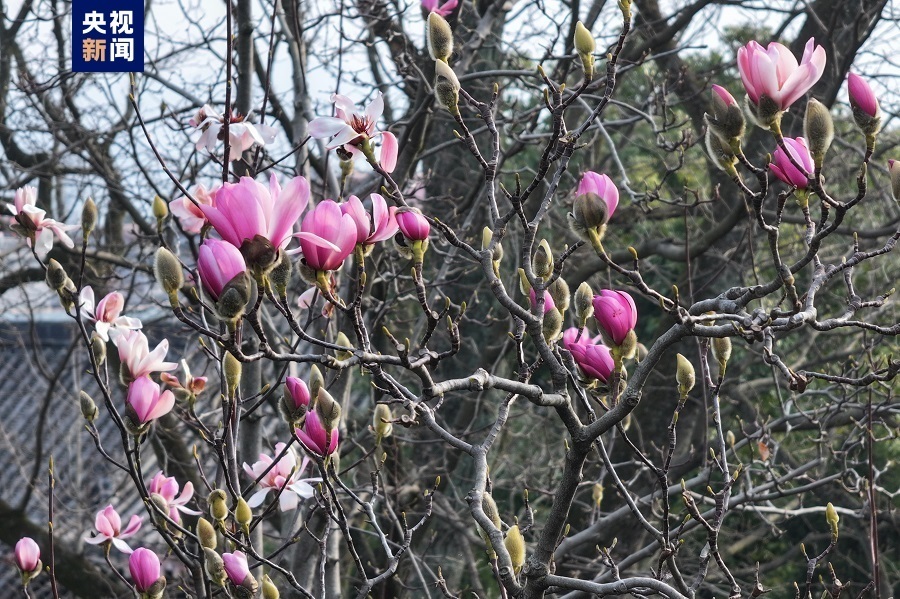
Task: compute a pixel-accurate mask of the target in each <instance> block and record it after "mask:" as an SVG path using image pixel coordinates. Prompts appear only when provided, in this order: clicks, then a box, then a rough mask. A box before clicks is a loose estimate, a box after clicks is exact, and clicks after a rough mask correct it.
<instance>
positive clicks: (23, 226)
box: [6, 185, 79, 258]
mask: <svg viewBox="0 0 900 599" xmlns="http://www.w3.org/2000/svg"><path fill="white" fill-rule="evenodd" d="M14 202H15V203H13V204H7V205H6V206H7V208H9V211H10V212H11V213H12V215H13V217H12V219H10V224H11V226H12V228H13V229H14V230H16V231H17V232H18V233H20V234H21V235H23V236H24V237H25V238H27V239H28V245H29V246H32V247H33V248H34V251H35V252H37V254H38V256H40V257H42V258H43V257H44V256H46V255H47V253H48V252H49V251H50V249H51V248H52V247H53V236H54V235H56V237H57V238H59V241H60V242H61V243H62V244H63V245H64V246H66V247H75V242H74V241H72V238H71V237H69V235H68V234H67V233H66V231H71V230H73V229H78V228H79V227H78V225H66V224H63V223H61V222H58V221H55V220H53V219H52V218H46V214H47V212H46V211H44V210H41V209H40V208H38V207H37V206H36V205H35V204H37V192H36V191H35V189H34V187H31V186H30V185H26V186H25V187H20V188H19V189H17V190H16V195H15V200H14Z"/></svg>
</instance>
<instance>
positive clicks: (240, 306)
mask: <svg viewBox="0 0 900 599" xmlns="http://www.w3.org/2000/svg"><path fill="white" fill-rule="evenodd" d="M252 289H253V286H252V282H251V279H250V274H249V273H248V272H247V271H246V270H243V271H241V272H240V273H238V274H237V275H235V276H234V278H232V279H231V280H230V281H228V282H227V283H226V284H225V287H224V288H223V289H222V294H221V295H219V299H218V300H216V314H218V315H219V318H221V319H222V320H225V321H227V322H231V323H234V322H237V320H238V319H240V317H241V316H243V315H244V310H245V309H246V308H247V304H248V303H249V302H250V294H251V291H252Z"/></svg>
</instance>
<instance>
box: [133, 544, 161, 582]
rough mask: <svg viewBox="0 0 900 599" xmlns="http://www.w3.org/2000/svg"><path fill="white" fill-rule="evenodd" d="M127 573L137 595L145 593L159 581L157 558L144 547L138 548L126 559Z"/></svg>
mask: <svg viewBox="0 0 900 599" xmlns="http://www.w3.org/2000/svg"><path fill="white" fill-rule="evenodd" d="M128 571H129V572H130V573H131V580H133V581H134V588H135V589H136V590H137V591H138V592H139V593H146V592H147V591H149V590H150V587H151V586H153V583H155V582H156V581H157V580H159V576H160V574H159V557H158V556H157V555H156V554H155V553H153V552H152V551H150V550H149V549H146V548H144V547H138V548H137V549H135V550H134V553H132V554H131V556H130V557H129V558H128Z"/></svg>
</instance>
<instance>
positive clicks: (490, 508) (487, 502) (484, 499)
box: [481, 492, 501, 528]
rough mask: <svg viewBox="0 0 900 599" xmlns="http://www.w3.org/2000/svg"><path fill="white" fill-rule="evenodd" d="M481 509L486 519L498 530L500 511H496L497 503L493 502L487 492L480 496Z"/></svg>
mask: <svg viewBox="0 0 900 599" xmlns="http://www.w3.org/2000/svg"><path fill="white" fill-rule="evenodd" d="M481 509H483V510H484V513H485V515H486V516H487V517H488V519H490V521H491V522H493V523H494V526H496V527H497V528H500V524H501V521H500V510H498V509H497V502H495V501H494V498H493V497H491V494H490V493H488V492H485V493H484V494H483V495H482V496H481Z"/></svg>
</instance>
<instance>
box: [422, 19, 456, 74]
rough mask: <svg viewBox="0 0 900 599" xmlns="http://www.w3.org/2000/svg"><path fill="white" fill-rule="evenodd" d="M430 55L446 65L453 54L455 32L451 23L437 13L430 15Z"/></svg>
mask: <svg viewBox="0 0 900 599" xmlns="http://www.w3.org/2000/svg"><path fill="white" fill-rule="evenodd" d="M428 54H430V55H431V58H432V60H435V61H442V62H444V63H446V62H447V61H448V60H450V55H451V54H453V30H452V29H450V23H448V22H447V20H446V19H444V17H442V16H441V15H439V14H438V13H436V12H431V13H430V14H429V15H428Z"/></svg>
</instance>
